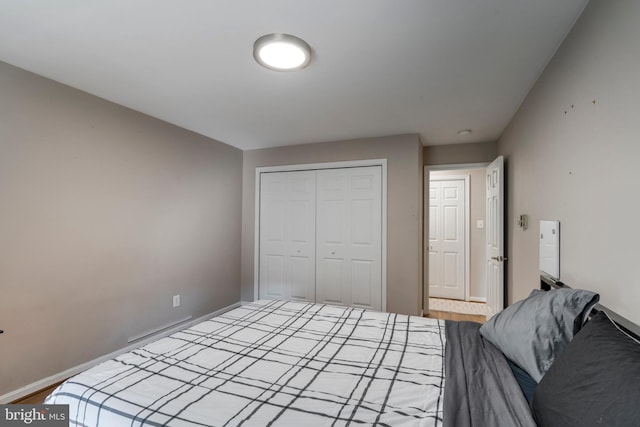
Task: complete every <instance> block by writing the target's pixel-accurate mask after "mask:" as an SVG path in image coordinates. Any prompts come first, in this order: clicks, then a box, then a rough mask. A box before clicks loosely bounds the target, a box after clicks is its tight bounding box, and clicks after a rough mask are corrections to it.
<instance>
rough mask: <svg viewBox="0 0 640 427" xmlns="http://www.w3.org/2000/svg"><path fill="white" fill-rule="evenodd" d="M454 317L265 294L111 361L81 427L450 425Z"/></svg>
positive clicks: (74, 418)
mask: <svg viewBox="0 0 640 427" xmlns="http://www.w3.org/2000/svg"><path fill="white" fill-rule="evenodd" d="M444 329H445V325H444V321H439V320H434V319H425V318H420V317H413V316H405V315H400V314H392V313H378V312H373V311H365V310H361V309H357V308H351V307H334V306H327V305H319V304H304V303H296V302H288V301H257V302H255V303H251V304H248V305H244V306H242V307H239V308H237V309H234V310H232V311H229V312H227V313H225V314H223V315H220V316H218V317H215V318H213V319H211V320H208V321H205V322H203V323H201V324H198V325H196V326H194V327H192V328H190V329H185V330H183V331H180V332H177V333H175V334H173V335H171V336H169V337H166V338H162V339H160V340H158V341H156V342H154V343H152V344H149V345H147V346H145V347H142V348H139V349H137V350H134V351H131V352H129V353H125V354H122V355H121V356H118V357H116V358H115V359H112V360H110V361H107V362H105V363H102V364H101V365H99V366H96V367H95V368H92V369H90V370H88V371H86V372H84V373H82V374H80V375H78V376H76V377H74V378H71V379H70V380H68V381H67V382H66V383H64V384H63V385H61V386H60V387H59V388H58V389H57V390H56V391H54V393H53V394H52V395H51V396H49V398H48V399H47V402H46V403H49V404H51V403H60V404H69V406H70V414H71V425H72V426H91V427H93V426H106V427H112V426H113V427H116V426H142V425H145V426H147V425H148V426H164V425H170V426H239V425H243V426H267V425H274V426H275V425H278V426H281V425H282V426H301V427H302V426H344V425H382V426H441V425H442V408H443V403H442V400H443V390H444V349H445V339H446V338H445V331H444Z"/></svg>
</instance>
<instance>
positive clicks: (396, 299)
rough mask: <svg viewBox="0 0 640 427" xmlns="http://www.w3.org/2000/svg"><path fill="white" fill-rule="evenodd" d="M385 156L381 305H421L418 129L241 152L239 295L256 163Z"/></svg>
mask: <svg viewBox="0 0 640 427" xmlns="http://www.w3.org/2000/svg"><path fill="white" fill-rule="evenodd" d="M382 158H385V159H387V175H388V176H387V200H388V204H387V310H388V311H393V312H399V313H407V314H419V313H420V310H421V309H422V303H421V301H422V174H423V171H422V169H423V166H422V164H423V160H422V145H421V143H420V139H419V138H418V135H400V136H390V137H382V138H368V139H359V140H351V141H336V142H325V143H318V144H304V145H296V146H287V147H278V148H269V149H263V150H252V151H245V152H244V168H243V203H242V206H243V208H242V299H243V300H245V301H251V300H253V289H254V288H253V287H254V271H253V270H254V232H255V170H256V167H260V166H277V165H287V164H304V163H322V162H336V161H345V160H361V159H382Z"/></svg>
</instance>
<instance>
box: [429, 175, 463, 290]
mask: <svg viewBox="0 0 640 427" xmlns="http://www.w3.org/2000/svg"><path fill="white" fill-rule="evenodd" d="M443 170H444V169H443ZM446 170H451V169H446ZM431 172H432V170H430V171H429V174H430V173H431ZM425 174H426V171H425ZM469 177H470V175H469V174H461V175H447V176H443V177H442V178H438V179H435V180H434V181H464V224H463V225H464V301H469V294H470V289H469V288H470V275H471V253H470V252H471V245H470V241H469V240H470V223H471V206H470V205H471V188H470V186H469V184H470V180H469ZM430 184H431V177H430V176H429V177H427V178H426V181H425V190H427V191H429V192H430V191H431V190H430ZM427 191H425V193H426V192H427ZM427 194H428V193H427ZM425 199H427V200H426V203H425V209H428V208H429V207H430V206H429V205H430V203H429V200H430V198H427V197H425ZM430 220H431V219H430V218H429V221H430ZM425 231H426V234H425V249H424V250H425V251H428V248H429V224H426V226H425ZM425 257H426V258H427V260H428V259H429V254H428V252H426V253H425ZM425 279H426V282H427V286H428V285H429V274H428V268H427V274H426V275H425Z"/></svg>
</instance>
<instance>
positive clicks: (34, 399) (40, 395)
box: [11, 380, 66, 405]
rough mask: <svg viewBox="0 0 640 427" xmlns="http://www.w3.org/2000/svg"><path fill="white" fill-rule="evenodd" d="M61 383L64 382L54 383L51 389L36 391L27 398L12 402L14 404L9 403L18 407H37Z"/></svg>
mask: <svg viewBox="0 0 640 427" xmlns="http://www.w3.org/2000/svg"><path fill="white" fill-rule="evenodd" d="M65 381H66V380H65ZM63 382H64V381H60V382H59V383H55V384H54V385H52V386H51V387H47V388H43V389H42V390H39V391H36V392H35V393H32V394H30V395H28V396H25V397H23V398H21V399H18V400H16V401H14V402H11V403H14V404H19V405H39V404H41V403H43V402H44V399H46V398H47V396H49V395H50V394H51V392H53V390H55V388H56V387H58V386H59V385H60V384H62V383H63Z"/></svg>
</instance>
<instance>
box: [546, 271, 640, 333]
mask: <svg viewBox="0 0 640 427" xmlns="http://www.w3.org/2000/svg"><path fill="white" fill-rule="evenodd" d="M552 288H554V289H559V288H571V286H569V285H567V284H566V283H564V282H561V281H560V280H555V279H552V278H551V277H549V276H546V275H544V274H541V275H540V289H542V290H544V291H548V290H550V289H552ZM593 311H594V314H595V313H597V312H598V311H603V312H605V313H607V315H608V316H609V317H610V318H611V320H613V321H614V322H615V323H616V325H618V326H619V327H620V329H622V330H623V331H625V332H626V333H628V334H629V335H631V336H633V337H634V338H635V339H637V340H640V326H638V325H636V324H635V323H633V322H632V321H630V320H629V319H627V318H625V317H622V316H620V315H619V314H618V313H616V312H615V311H613V310H611V309H609V308H607V307H605V306H603V305H602V304H596V305H595V307H594V308H593Z"/></svg>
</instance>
